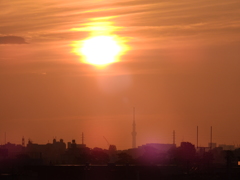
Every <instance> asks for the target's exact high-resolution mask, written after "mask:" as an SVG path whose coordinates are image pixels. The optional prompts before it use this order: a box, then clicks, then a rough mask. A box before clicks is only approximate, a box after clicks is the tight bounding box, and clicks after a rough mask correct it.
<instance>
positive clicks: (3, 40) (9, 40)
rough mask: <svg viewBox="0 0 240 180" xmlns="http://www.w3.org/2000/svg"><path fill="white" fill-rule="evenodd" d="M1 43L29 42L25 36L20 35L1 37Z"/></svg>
mask: <svg viewBox="0 0 240 180" xmlns="http://www.w3.org/2000/svg"><path fill="white" fill-rule="evenodd" d="M0 44H28V43H27V42H26V41H25V39H24V38H22V37H18V36H3V37H0Z"/></svg>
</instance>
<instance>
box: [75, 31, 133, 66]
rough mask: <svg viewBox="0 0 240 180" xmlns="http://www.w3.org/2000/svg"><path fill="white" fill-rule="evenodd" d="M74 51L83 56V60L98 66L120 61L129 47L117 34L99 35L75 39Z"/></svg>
mask: <svg viewBox="0 0 240 180" xmlns="http://www.w3.org/2000/svg"><path fill="white" fill-rule="evenodd" d="M73 46H74V49H73V52H74V53H75V54H77V55H80V56H82V59H81V61H82V62H84V63H87V64H92V65H96V66H99V67H101V66H106V65H108V64H111V63H114V62H118V61H119V56H121V55H123V54H124V52H125V51H126V50H127V49H128V48H127V46H126V45H125V44H124V43H123V41H122V39H121V38H120V37H118V36H116V35H98V36H93V37H90V38H87V39H84V40H82V41H75V43H74V45H73Z"/></svg>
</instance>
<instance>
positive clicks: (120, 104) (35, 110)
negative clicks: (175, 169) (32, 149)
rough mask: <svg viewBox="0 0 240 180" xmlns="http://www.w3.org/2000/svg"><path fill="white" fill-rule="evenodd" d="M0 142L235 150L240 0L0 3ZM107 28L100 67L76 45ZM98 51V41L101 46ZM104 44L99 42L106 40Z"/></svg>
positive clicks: (239, 77)
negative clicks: (106, 56)
mask: <svg viewBox="0 0 240 180" xmlns="http://www.w3.org/2000/svg"><path fill="white" fill-rule="evenodd" d="M0 4H1V11H0V22H1V23H0V86H1V87H0V143H1V144H3V143H4V142H5V138H4V134H5V132H6V137H7V141H9V142H12V143H16V144H21V139H22V137H23V136H24V137H25V139H26V141H28V139H31V140H32V141H33V142H34V143H39V144H46V143H47V142H52V140H53V138H57V140H59V139H60V138H63V139H64V141H65V142H69V141H71V140H72V139H76V141H77V143H79V144H80V143H81V136H82V132H83V133H84V137H85V138H84V143H86V145H87V146H88V147H90V148H93V147H101V148H108V144H107V142H106V141H105V139H104V138H103V137H105V138H106V139H107V140H108V141H109V143H110V144H114V145H116V146H117V149H127V148H131V145H132V138H131V131H132V121H133V107H135V120H136V130H137V145H138V146H140V145H143V144H146V143H172V142H173V137H172V136H173V135H172V133H173V130H175V132H176V143H177V145H179V144H180V142H182V141H188V142H191V143H193V144H196V127H197V126H198V127H199V145H200V146H207V145H208V142H209V141H210V127H211V126H212V127H213V142H216V143H217V144H235V145H238V144H240V139H239V137H240V131H239V127H240V121H239V120H240V111H239V107H240V93H239V92H240V51H239V49H240V1H239V0H228V1H226V0H212V1H209V0H196V1H192V0H183V1H178V0H172V1H166V0H162V1H160V0H159V1H158V0H81V1H79V0H41V1H39V0H37V1H31V0H16V1H9V0H1V2H0ZM103 31H104V32H105V31H107V33H108V34H111V35H114V36H115V37H117V38H118V39H119V42H120V43H122V44H123V45H125V47H126V50H125V51H124V53H122V54H121V55H120V56H119V57H118V61H117V62H115V63H111V64H109V65H107V66H104V67H103V68H98V67H97V66H94V65H92V64H88V63H85V62H84V61H83V58H84V57H83V56H81V55H80V54H79V53H76V52H75V50H76V49H75V50H74V47H75V48H76V46H77V45H76V44H78V43H79V42H82V41H83V40H84V39H87V38H89V37H91V36H93V34H95V35H96V34H101V33H102V32H103ZM101 46H102V45H101V44H100V45H99V47H101ZM103 46H104V44H103Z"/></svg>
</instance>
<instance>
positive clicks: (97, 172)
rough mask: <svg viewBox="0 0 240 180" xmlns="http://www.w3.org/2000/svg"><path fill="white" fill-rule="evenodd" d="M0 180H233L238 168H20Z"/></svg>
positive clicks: (7, 173)
mask: <svg viewBox="0 0 240 180" xmlns="http://www.w3.org/2000/svg"><path fill="white" fill-rule="evenodd" d="M0 179H1V180H2V179H3V180H8V179H20V180H22V179H23V180H25V179H26V180H28V179H29V180H42V179H44V180H48V179H49V180H55V179H57V180H61V179H67V180H75V179H79V180H175V179H176V180H208V179H209V180H218V179H219V180H235V179H236V180H237V179H240V168H238V167H234V168H233V167H232V168H226V167H211V168H209V169H205V170H194V169H192V170H190V171H189V172H186V171H184V170H183V169H181V167H177V166H131V165H121V166H116V165H115V164H109V165H103V166H101V165H99V166H91V165H79V166H76V165H75V166H74V165H64V166H61V165H59V166H22V167H17V168H14V167H13V168H12V169H8V170H5V172H1V175H0Z"/></svg>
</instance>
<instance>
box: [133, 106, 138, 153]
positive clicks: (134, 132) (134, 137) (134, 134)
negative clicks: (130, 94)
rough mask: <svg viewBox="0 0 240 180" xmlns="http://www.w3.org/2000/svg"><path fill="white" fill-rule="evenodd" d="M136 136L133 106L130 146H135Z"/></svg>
mask: <svg viewBox="0 0 240 180" xmlns="http://www.w3.org/2000/svg"><path fill="white" fill-rule="evenodd" d="M136 136H137V132H136V122H135V107H133V125H132V148H136Z"/></svg>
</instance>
